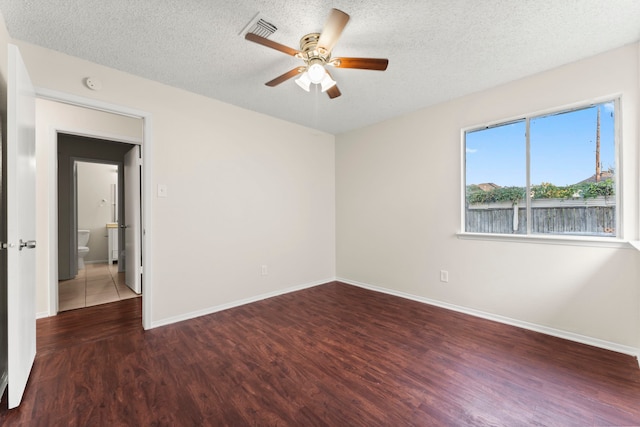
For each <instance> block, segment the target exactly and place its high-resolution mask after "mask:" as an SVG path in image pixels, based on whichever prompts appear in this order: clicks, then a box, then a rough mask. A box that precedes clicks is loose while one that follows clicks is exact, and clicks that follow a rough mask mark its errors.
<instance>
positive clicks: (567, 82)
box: [336, 45, 640, 349]
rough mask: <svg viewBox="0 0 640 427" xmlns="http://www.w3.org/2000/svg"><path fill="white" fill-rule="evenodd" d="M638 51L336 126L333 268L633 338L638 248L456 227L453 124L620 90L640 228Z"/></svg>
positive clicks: (627, 188) (631, 195)
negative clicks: (486, 236)
mask: <svg viewBox="0 0 640 427" xmlns="http://www.w3.org/2000/svg"><path fill="white" fill-rule="evenodd" d="M638 52H639V51H638V46H637V45H631V46H627V47H623V48H620V49H617V50H614V51H611V52H607V53H605V54H602V55H598V56H596V57H593V58H590V59H587V60H583V61H580V62H577V63H573V64H570V65H567V66H564V67H561V68H558V69H555V70H552V71H549V72H545V73H541V74H538V75H534V76H532V77H529V78H526V79H522V80H519V81H515V82H512V83H510V84H506V85H504V86H500V87H497V88H495V89H491V90H487V91H484V92H480V93H476V94H473V95H470V96H467V97H464V98H461V99H457V100H454V101H452V102H448V103H446V104H442V105H437V106H435V107H433V108H427V109H424V110H421V111H418V112H415V113H413V114H410V115H406V116H403V117H400V118H397V119H394V120H389V121H387V122H384V123H380V124H377V125H374V126H371V127H368V128H365V129H361V130H357V131H354V132H350V133H347V134H343V135H339V136H338V137H337V138H336V188H337V193H336V200H337V201H336V205H337V206H336V209H337V216H336V218H337V219H336V222H337V276H338V277H339V278H343V279H345V280H348V281H351V282H352V283H360V284H365V285H370V286H376V287H380V288H385V289H387V290H390V291H392V292H395V293H404V294H408V295H411V296H414V297H417V298H419V299H424V300H432V301H435V302H438V303H444V304H450V305H454V306H457V307H461V308H463V309H468V310H471V311H473V310H475V311H479V312H483V313H488V314H490V315H494V316H503V317H505V318H508V319H509V320H511V319H512V320H515V321H516V322H515V323H525V324H530V325H534V326H537V327H539V328H538V329H545V328H550V329H551V330H553V331H554V332H560V333H561V334H562V333H565V332H566V333H567V334H569V335H571V336H573V337H579V336H585V337H587V338H589V339H592V340H595V341H594V342H597V341H598V340H599V341H602V342H599V344H603V343H604V344H606V345H608V344H609V343H610V344H611V347H616V346H618V347H620V348H632V349H633V348H634V349H638V348H640V290H639V289H640V286H639V283H640V281H639V278H640V277H639V273H640V272H639V268H638V265H639V262H638V261H639V260H640V259H639V257H640V254H639V253H638V252H637V251H635V250H632V249H622V248H611V247H609V248H606V247H580V246H569V245H550V244H537V243H515V242H496V241H478V240H462V239H459V238H457V237H456V233H457V232H459V231H460V228H461V218H462V208H461V205H462V200H461V199H462V198H461V191H462V171H461V156H462V153H461V151H462V147H461V129H463V128H466V127H469V126H474V125H481V124H485V123H489V122H495V121H499V120H502V119H506V118H514V117H517V116H518V115H522V114H525V113H533V112H538V111H543V110H548V109H550V108H555V107H559V106H564V105H571V104H574V103H578V102H583V101H588V100H590V99H594V98H598V97H603V96H609V95H616V94H621V95H622V122H623V123H622V150H623V158H622V172H623V179H624V188H623V189H622V191H623V199H624V210H623V214H624V229H625V238H626V239H630V240H637V239H638V149H637V146H638V125H637V123H638V120H637V119H638V103H639V92H638V75H639V74H638V73H639V71H638ZM469 72H473V71H472V70H470V71H469ZM441 269H442V270H448V271H449V279H450V280H449V283H441V282H440V281H439V272H440V270H441Z"/></svg>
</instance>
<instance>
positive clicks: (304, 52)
mask: <svg viewBox="0 0 640 427" xmlns="http://www.w3.org/2000/svg"><path fill="white" fill-rule="evenodd" d="M347 22H349V15H347V14H346V13H344V12H343V11H341V10H338V9H331V14H330V15H329V19H328V20H327V22H326V23H325V25H324V28H323V29H322V33H310V34H307V35H305V36H303V37H302V38H301V39H300V50H296V49H293V48H290V47H288V46H285V45H282V44H280V43H277V42H274V41H272V40H269V39H267V38H265V37H262V36H259V35H257V34H253V33H247V34H246V35H245V36H244V38H245V39H247V40H249V41H252V42H254V43H258V44H261V45H263V46H267V47H270V48H272V49H275V50H278V51H280V52H283V53H286V54H287V55H291V56H295V57H296V58H300V59H302V60H303V61H304V65H302V66H299V67H296V68H294V69H293V70H290V71H287V72H286V73H284V74H282V75H281V76H278V77H276V78H275V79H273V80H271V81H269V82H267V83H265V84H266V85H267V86H270V87H274V86H277V85H279V84H280V83H283V82H285V81H287V80H289V79H290V78H292V77H295V76H297V75H300V77H299V78H298V79H296V83H297V84H298V85H299V86H300V87H301V88H303V89H304V90H306V91H307V92H309V89H310V87H311V84H319V85H320V87H321V89H322V92H327V94H328V95H329V98H331V99H333V98H337V97H338V96H340V95H341V93H340V90H339V89H338V86H337V85H336V81H335V80H334V79H333V77H332V76H331V74H330V73H329V70H327V69H326V68H325V66H326V65H331V66H334V67H337V68H358V69H361V70H378V71H384V70H386V69H387V65H389V60H388V59H381V58H331V50H332V49H333V47H334V46H335V44H336V42H337V41H338V38H340V35H341V34H342V30H344V27H345V26H346V25H347Z"/></svg>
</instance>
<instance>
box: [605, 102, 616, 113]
mask: <svg viewBox="0 0 640 427" xmlns="http://www.w3.org/2000/svg"><path fill="white" fill-rule="evenodd" d="M603 106H604V109H605V111H608V112H610V113H611V112H613V110H614V104H613V102H607V103H606V104H603Z"/></svg>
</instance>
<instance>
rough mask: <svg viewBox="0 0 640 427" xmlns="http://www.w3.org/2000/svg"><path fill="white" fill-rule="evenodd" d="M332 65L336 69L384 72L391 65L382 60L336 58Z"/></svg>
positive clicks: (386, 60) (387, 61)
mask: <svg viewBox="0 0 640 427" xmlns="http://www.w3.org/2000/svg"><path fill="white" fill-rule="evenodd" d="M330 64H331V65H333V66H334V67H336V68H359V69H361V70H378V71H384V70H386V69H387V66H388V65H389V60H388V59H382V58H334V59H333V60H331V62H330Z"/></svg>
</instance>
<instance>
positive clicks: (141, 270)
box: [138, 266, 143, 274]
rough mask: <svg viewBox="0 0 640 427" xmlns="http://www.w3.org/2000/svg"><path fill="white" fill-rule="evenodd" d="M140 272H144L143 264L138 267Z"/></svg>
mask: <svg viewBox="0 0 640 427" xmlns="http://www.w3.org/2000/svg"><path fill="white" fill-rule="evenodd" d="M138 272H139V273H140V274H142V273H143V267H142V266H140V267H138Z"/></svg>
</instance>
